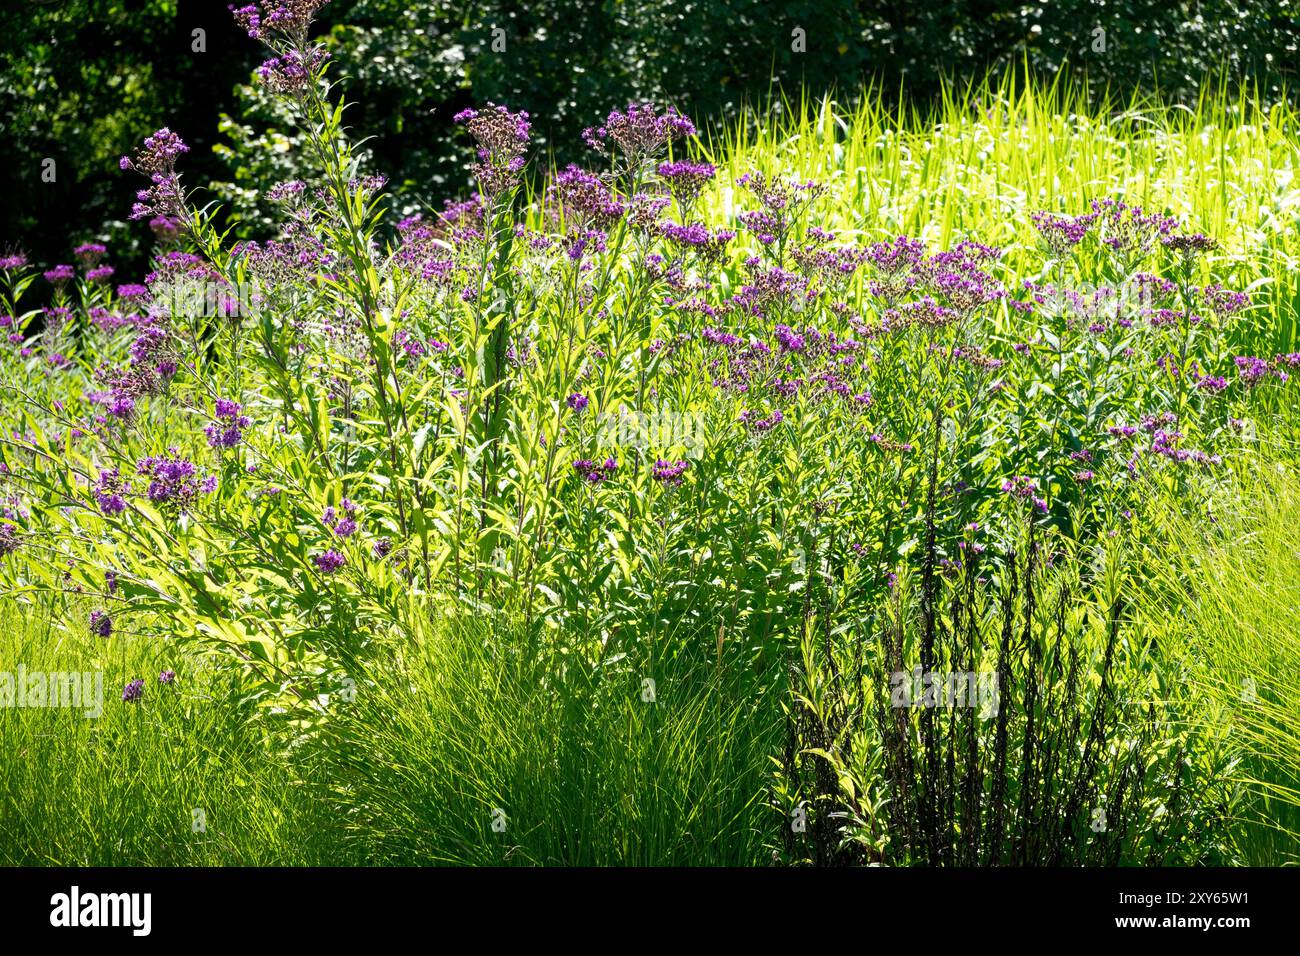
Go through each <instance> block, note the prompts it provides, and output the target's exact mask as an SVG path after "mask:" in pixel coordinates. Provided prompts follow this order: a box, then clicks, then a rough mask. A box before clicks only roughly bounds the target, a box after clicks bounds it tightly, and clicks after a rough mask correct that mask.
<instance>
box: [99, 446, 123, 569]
mask: <svg viewBox="0 0 1300 956" xmlns="http://www.w3.org/2000/svg"><path fill="white" fill-rule="evenodd" d="M130 490H131V486H130V484H129V483H127V482H125V481H123V480H122V477H121V475H120V474H119V473H118V470H117V469H116V468H109V469H107V470H105V471H101V472H100V473H99V480H98V481H97V482H96V483H95V489H94V491H95V500H96V501H97V502H98V503H99V510H100V511H102V512H103V513H104V514H106V515H119V514H121V513H122V512H123V511H125V510H126V498H125V495H126V494H127V493H128V492H129V491H130ZM115 580H116V579H115Z"/></svg>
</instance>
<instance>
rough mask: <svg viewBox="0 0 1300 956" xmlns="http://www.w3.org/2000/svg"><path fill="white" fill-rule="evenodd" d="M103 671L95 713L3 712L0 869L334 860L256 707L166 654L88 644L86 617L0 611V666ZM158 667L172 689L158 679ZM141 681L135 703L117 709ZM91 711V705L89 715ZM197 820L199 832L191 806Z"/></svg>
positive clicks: (97, 641) (314, 808)
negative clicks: (167, 672)
mask: <svg viewBox="0 0 1300 956" xmlns="http://www.w3.org/2000/svg"><path fill="white" fill-rule="evenodd" d="M19 664H21V665H23V667H24V668H25V669H26V671H27V672H28V673H29V674H30V673H31V672H33V671H43V672H51V671H53V672H58V671H77V672H83V671H91V672H102V674H103V708H102V714H101V715H100V716H98V717H93V716H91V717H88V716H86V713H85V710H84V709H80V708H79V709H69V708H39V709H38V708H17V707H14V708H10V707H4V708H0V740H3V741H4V746H3V747H2V748H0V863H2V864H4V865H64V866H135V865H143V864H149V865H156V866H213V865H294V864H330V863H343V862H347V859H346V858H345V857H344V856H343V855H342V854H341V853H340V851H339V848H338V845H337V843H336V842H335V841H333V840H331V839H330V838H329V827H330V826H331V825H332V821H331V818H330V816H329V814H328V813H327V810H326V807H325V805H324V803H323V802H321V801H320V800H318V799H313V798H312V797H310V796H308V795H307V794H306V792H305V787H304V785H303V784H302V783H301V782H300V781H299V779H298V778H297V777H296V775H295V773H294V772H293V770H292V769H291V767H290V763H289V761H288V759H287V758H286V756H285V754H284V752H283V744H282V743H281V742H276V741H273V740H270V739H268V737H267V734H266V731H265V728H264V726H263V725H262V724H261V723H259V722H253V721H250V719H249V718H250V716H251V715H252V711H251V710H249V709H240V708H236V707H234V706H233V705H232V704H230V703H229V701H231V700H233V699H235V695H234V694H232V693H231V690H232V688H230V687H228V686H223V683H222V682H221V680H219V679H217V678H213V677H211V676H209V675H208V673H207V672H205V671H204V670H203V669H202V667H201V666H199V665H198V664H197V663H196V662H195V661H194V660H191V659H185V658H179V659H178V657H177V655H176V649H175V646H174V645H172V644H169V643H168V642H165V641H163V640H160V639H158V638H153V637H148V638H147V637H143V636H135V635H122V634H115V635H113V636H112V637H110V638H108V639H107V640H105V639H104V638H99V637H92V636H91V635H90V633H89V629H88V628H87V627H86V626H85V624H84V620H83V619H82V618H81V617H80V616H78V618H77V619H76V620H74V621H72V622H66V621H64V620H62V619H61V618H60V617H58V616H49V615H41V614H39V613H37V614H33V611H32V609H31V608H30V607H22V608H19V607H17V606H15V605H14V604H13V603H11V602H8V601H7V602H5V604H4V605H0V671H7V672H9V673H14V672H15V671H16V670H17V668H18V666H19ZM164 669H171V670H174V671H175V672H176V675H177V677H176V681H175V683H174V684H172V685H171V686H163V685H161V684H159V683H158V680H157V677H158V674H159V673H160V672H161V671H162V670H164ZM135 678H143V679H144V682H145V691H144V697H143V699H142V700H140V701H136V702H131V703H127V702H123V701H122V700H121V694H122V689H123V686H124V685H125V684H126V683H127V681H129V680H133V679H135ZM90 709H91V710H94V709H97V708H90ZM196 810H200V811H202V812H203V814H204V824H205V826H204V827H203V828H202V830H201V831H199V832H196V823H195V821H196V817H195V811H196Z"/></svg>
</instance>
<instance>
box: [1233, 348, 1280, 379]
mask: <svg viewBox="0 0 1300 956" xmlns="http://www.w3.org/2000/svg"><path fill="white" fill-rule="evenodd" d="M1232 361H1233V362H1234V363H1235V364H1236V366H1237V374H1238V375H1239V376H1240V377H1241V381H1242V384H1244V385H1247V386H1253V385H1258V384H1259V383H1260V382H1262V381H1263V380H1264V379H1265V378H1267V377H1268V374H1269V372H1270V371H1271V368H1270V367H1269V363H1268V362H1267V361H1266V360H1265V359H1262V358H1257V357H1256V356H1254V355H1238V356H1237V357H1236V358H1234V359H1233V360H1232ZM1277 374H1278V377H1280V378H1281V379H1282V381H1286V373H1285V372H1281V371H1279V372H1278V373H1277Z"/></svg>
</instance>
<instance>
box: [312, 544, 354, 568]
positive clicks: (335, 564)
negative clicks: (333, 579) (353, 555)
mask: <svg viewBox="0 0 1300 956" xmlns="http://www.w3.org/2000/svg"><path fill="white" fill-rule="evenodd" d="M311 560H312V563H313V564H315V565H316V570H317V571H319V572H320V573H321V574H334V573H336V572H338V571H339V570H341V569H342V568H344V567H346V566H347V563H348V559H347V558H346V557H345V556H344V555H343V554H342V553H341V552H338V551H335V550H334V549H333V548H331V549H329V550H327V551H322V552H321V553H320V554H318V555H316V556H315V557H313V558H312V559H311Z"/></svg>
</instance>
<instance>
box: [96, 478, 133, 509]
mask: <svg viewBox="0 0 1300 956" xmlns="http://www.w3.org/2000/svg"><path fill="white" fill-rule="evenodd" d="M130 492H131V485H130V483H129V482H127V481H125V480H124V479H123V478H122V476H121V474H119V472H118V470H117V469H116V468H108V469H105V470H103V471H101V472H100V473H99V480H98V481H97V482H96V483H95V488H94V494H95V501H96V502H98V504H99V510H100V511H102V512H103V513H104V514H106V515H120V514H121V513H122V512H123V511H125V510H126V496H127V495H128V494H130Z"/></svg>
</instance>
